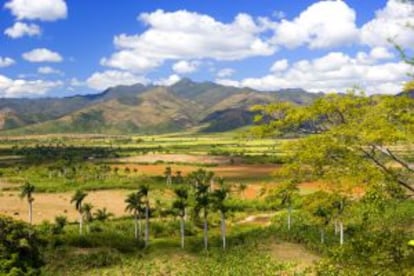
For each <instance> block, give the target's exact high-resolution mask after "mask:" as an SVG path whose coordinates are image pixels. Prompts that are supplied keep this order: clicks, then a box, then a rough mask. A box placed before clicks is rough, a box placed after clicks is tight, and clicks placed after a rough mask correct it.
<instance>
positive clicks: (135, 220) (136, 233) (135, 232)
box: [134, 214, 138, 240]
mask: <svg viewBox="0 0 414 276" xmlns="http://www.w3.org/2000/svg"><path fill="white" fill-rule="evenodd" d="M134 228H135V229H134V230H135V231H134V234H135V235H134V236H135V239H136V240H138V216H137V214H135V216H134Z"/></svg>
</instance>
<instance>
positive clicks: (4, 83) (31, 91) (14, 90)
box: [0, 75, 63, 98]
mask: <svg viewBox="0 0 414 276" xmlns="http://www.w3.org/2000/svg"><path fill="white" fill-rule="evenodd" d="M62 85H63V83H62V82H61V81H45V80H25V79H15V80H13V79H10V78H8V77H6V76H3V75H0V97H6V98H13V97H30V96H41V95H45V94H46V93H47V92H49V91H51V90H53V89H56V88H59V87H61V86H62Z"/></svg>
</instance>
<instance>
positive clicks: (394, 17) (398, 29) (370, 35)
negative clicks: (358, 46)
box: [360, 0, 414, 49]
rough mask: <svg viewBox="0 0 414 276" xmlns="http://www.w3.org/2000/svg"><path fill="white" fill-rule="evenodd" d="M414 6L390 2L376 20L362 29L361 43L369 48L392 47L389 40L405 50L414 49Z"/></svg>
mask: <svg viewBox="0 0 414 276" xmlns="http://www.w3.org/2000/svg"><path fill="white" fill-rule="evenodd" d="M407 25H411V26H413V25H414V5H413V3H410V2H409V1H405V2H403V1H400V0H389V1H388V2H387V5H386V6H385V7H384V8H383V9H380V10H378V11H377V12H376V14H375V18H374V19H372V20H371V21H369V22H367V23H366V24H364V25H363V26H362V28H361V34H360V36H361V42H362V43H364V44H367V45H369V46H372V47H374V46H383V47H392V45H391V44H390V43H389V41H388V40H389V39H394V41H395V42H396V43H398V44H400V45H401V46H403V47H405V48H411V49H414V35H413V29H412V28H409V27H407Z"/></svg>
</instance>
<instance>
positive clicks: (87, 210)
mask: <svg viewBox="0 0 414 276" xmlns="http://www.w3.org/2000/svg"><path fill="white" fill-rule="evenodd" d="M92 209H93V205H92V204H91V203H85V204H83V205H82V213H83V216H84V218H85V222H86V230H87V231H88V233H90V232H91V229H90V226H89V223H90V222H91V221H92V219H93V216H92Z"/></svg>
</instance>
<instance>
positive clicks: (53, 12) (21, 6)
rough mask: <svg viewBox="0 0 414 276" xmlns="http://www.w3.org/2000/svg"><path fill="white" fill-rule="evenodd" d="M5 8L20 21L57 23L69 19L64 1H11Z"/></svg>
mask: <svg viewBox="0 0 414 276" xmlns="http://www.w3.org/2000/svg"><path fill="white" fill-rule="evenodd" d="M4 7H5V8H6V9H9V10H10V12H11V13H12V14H13V15H14V16H15V17H16V18H17V19H18V20H22V19H28V20H35V19H37V20H42V21H55V20H58V19H63V18H66V17H67V13H68V8H67V6H66V2H65V1H64V0H10V1H9V2H7V3H6V4H5V5H4Z"/></svg>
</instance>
